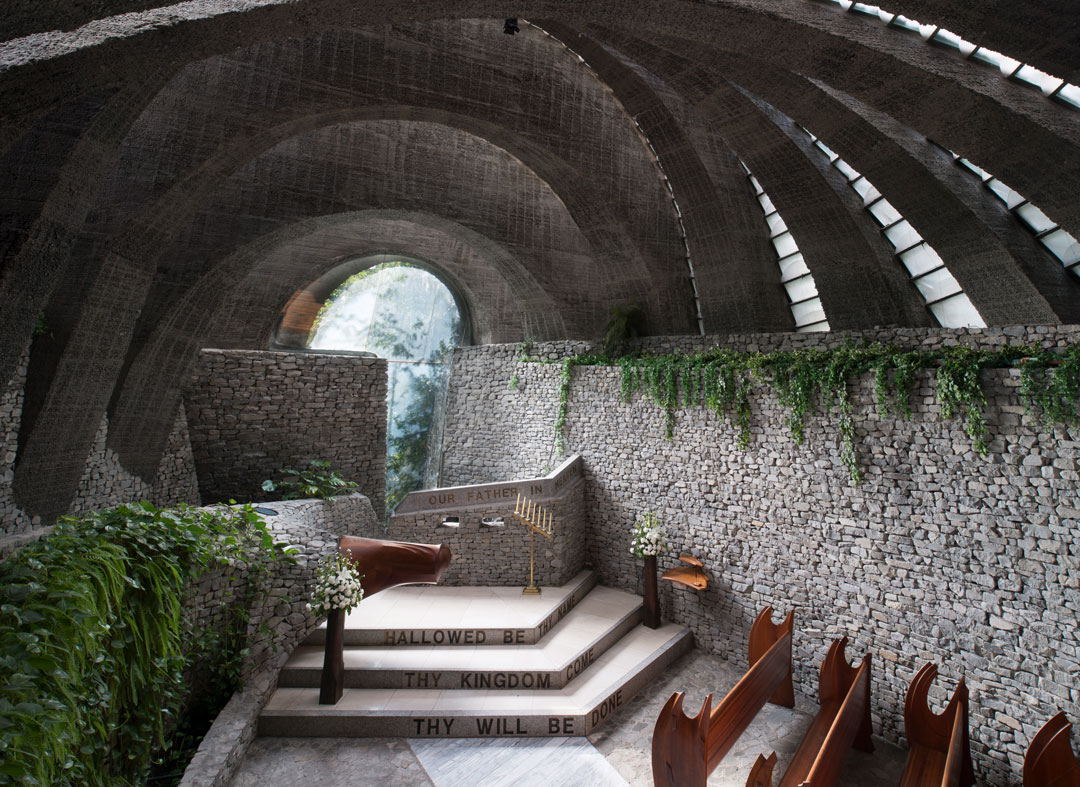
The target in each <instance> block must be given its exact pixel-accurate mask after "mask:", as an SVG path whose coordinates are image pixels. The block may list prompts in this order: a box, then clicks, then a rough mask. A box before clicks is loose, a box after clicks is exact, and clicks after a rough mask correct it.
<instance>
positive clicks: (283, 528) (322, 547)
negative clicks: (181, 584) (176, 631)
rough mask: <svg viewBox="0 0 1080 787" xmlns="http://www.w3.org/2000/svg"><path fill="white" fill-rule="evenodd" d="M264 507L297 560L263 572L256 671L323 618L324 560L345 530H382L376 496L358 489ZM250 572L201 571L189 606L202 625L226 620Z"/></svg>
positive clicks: (251, 639)
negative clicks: (317, 600)
mask: <svg viewBox="0 0 1080 787" xmlns="http://www.w3.org/2000/svg"><path fill="white" fill-rule="evenodd" d="M261 507H265V508H269V509H270V510H272V511H276V512H277V513H276V514H275V515H265V516H264V519H265V520H266V524H267V527H268V528H269V530H270V533H271V535H272V536H273V537H274V540H275V541H278V542H281V543H285V544H288V545H290V546H291V547H292V548H293V549H295V550H296V554H294V555H293V562H288V563H281V564H280V565H278V566H277V567H276V568H275V569H274V570H273V571H271V572H270V573H269V574H268V575H266V576H263V577H260V578H259V580H258V587H257V588H253V589H252V590H253V591H255V593H254V598H255V600H256V602H257V603H256V605H255V606H254V607H252V608H251V609H250V610H249V612H250V618H249V621H248V625H247V636H248V640H247V644H248V647H249V648H250V649H251V654H250V656H249V657H248V662H247V664H246V665H245V666H246V669H245V672H251V671H253V670H255V669H257V668H258V667H259V666H261V665H262V664H264V663H265V662H266V661H267V660H269V659H270V658H272V657H273V655H274V654H275V653H278V652H281V651H286V652H288V651H291V650H292V649H293V648H294V647H295V646H296V645H297V643H299V642H300V641H301V640H302V639H304V638H305V637H306V636H307V635H308V634H309V633H310V632H311V630H312V629H313V628H314V627H315V626H316V625H317V624H318V621H317V619H316V618H315V616H314V615H312V614H311V611H310V610H308V609H307V606H306V604H307V602H308V599H309V598H310V596H311V591H312V589H313V588H314V586H315V574H316V569H317V567H318V565H319V562H320V561H321V560H322V559H323V558H325V557H326V556H327V555H330V554H332V553H333V552H334V551H335V550H336V549H337V543H338V539H339V538H340V537H341V536H346V535H348V536H365V537H369V538H370V537H375V535H376V533H377V532H379V531H381V530H382V525H381V523H380V521H379V520H378V519H377V518H376V515H375V511H374V509H373V508H372V505H371V501H370V500H369V499H368V498H366V497H364V496H363V495H359V494H353V495H348V496H346V497H340V498H337V499H336V500H335V501H334V502H329V501H327V500H287V501H286V500H275V501H271V502H267V503H263V504H261ZM247 582H248V576H247V573H246V571H245V570H244V569H243V568H242V567H241V568H239V569H222V570H220V571H214V572H211V573H210V574H207V575H205V576H203V577H201V578H200V579H199V580H198V582H196V583H195V584H194V585H193V586H192V587H191V588H190V591H189V594H188V597H187V599H186V602H185V604H186V606H187V609H188V610H189V612H192V613H194V614H193V621H194V623H195V624H196V628H199V627H203V626H208V625H215V624H220V623H221V622H222V621H223V620H224V616H225V612H226V611H227V609H228V608H229V607H231V606H233V605H235V604H237V603H239V602H240V601H241V600H242V599H243V598H244V597H245V595H246V594H247V592H248V587H247Z"/></svg>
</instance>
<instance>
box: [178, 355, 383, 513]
mask: <svg viewBox="0 0 1080 787" xmlns="http://www.w3.org/2000/svg"><path fill="white" fill-rule="evenodd" d="M185 402H186V407H187V419H188V428H189V431H190V434H191V445H192V453H193V455H194V458H195V466H196V470H197V473H198V479H199V491H200V494H201V496H202V499H203V501H204V502H207V503H211V502H218V501H222V500H229V499H230V498H232V499H237V500H259V499H264V498H265V497H266V496H267V493H264V492H263V491H262V489H261V485H262V482H263V481H264V480H266V479H268V478H279V477H280V473H279V471H280V470H281V469H283V468H297V467H302V466H304V465H306V464H307V463H308V462H309V461H311V460H317V461H328V462H330V464H331V465H332V466H333V467H334V468H335V469H337V470H339V471H340V472H341V473H342V475H343V476H344V477H345V478H346V479H348V480H351V481H355V482H357V483H358V484H359V487H358V491H360V492H361V493H362V494H364V495H366V496H367V497H368V498H369V499H370V500H371V504H372V506H373V508H374V509H375V512H376V514H377V515H378V516H379V517H382V516H383V505H384V502H383V501H384V498H385V485H386V361H385V360H382V359H379V358H370V357H361V356H356V355H330V354H325V353H282V352H259V351H254V350H203V351H202V353H201V355H200V357H199V363H198V364H197V365H196V368H195V370H194V371H193V372H192V377H191V385H190V390H189V392H188V394H187V396H186V397H185ZM273 494H274V493H269V495H270V496H273Z"/></svg>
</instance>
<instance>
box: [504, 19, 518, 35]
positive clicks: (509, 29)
mask: <svg viewBox="0 0 1080 787" xmlns="http://www.w3.org/2000/svg"><path fill="white" fill-rule="evenodd" d="M503 32H504V33H506V34H507V35H508V36H512V35H514V33H520V32H521V28H520V27H518V23H517V19H516V18H513V19H507V20H506V21H505V22H503Z"/></svg>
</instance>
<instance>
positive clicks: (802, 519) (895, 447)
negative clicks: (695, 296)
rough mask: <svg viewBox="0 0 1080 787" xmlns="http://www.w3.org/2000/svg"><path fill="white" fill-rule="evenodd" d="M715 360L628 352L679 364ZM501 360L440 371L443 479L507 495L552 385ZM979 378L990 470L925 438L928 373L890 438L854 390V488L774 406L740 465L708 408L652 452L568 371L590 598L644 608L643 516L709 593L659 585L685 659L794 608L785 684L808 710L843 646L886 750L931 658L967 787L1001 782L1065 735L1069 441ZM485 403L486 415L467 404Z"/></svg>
mask: <svg viewBox="0 0 1080 787" xmlns="http://www.w3.org/2000/svg"><path fill="white" fill-rule="evenodd" d="M1078 336H1080V329H1078V328H1077V327H1076V326H1062V327H1037V328H1023V327H1014V328H1004V329H993V330H989V329H988V330H986V331H952V330H937V331H933V330H921V331H920V330H887V331H880V332H863V333H859V334H839V335H834V334H782V335H758V336H742V337H725V339H724V344H726V345H728V346H733V347H736V348H739V349H746V350H755V349H756V350H762V351H764V350H769V349H774V348H795V347H815V346H817V347H825V346H837V345H838V344H843V343H845V342H848V341H851V340H853V339H854V340H855V341H860V340H862V339H866V340H871V341H872V340H881V341H884V342H892V343H897V344H901V345H906V346H921V347H935V346H942V345H946V344H952V343H959V342H961V341H963V342H967V343H971V344H976V345H979V346H999V345H1000V344H1003V343H1005V342H1006V341H1009V342H1011V343H1015V344H1019V343H1031V342H1038V343H1040V344H1042V345H1043V346H1051V347H1060V346H1062V345H1064V344H1065V343H1067V342H1069V341H1076V339H1077V337H1078ZM716 343H717V338H716V337H705V338H700V337H686V338H685V339H684V338H682V337H676V338H674V339H651V340H648V341H647V342H645V343H644V344H646V345H647V346H650V347H656V348H664V347H677V348H678V349H680V350H687V351H691V350H697V349H703V348H704V347H706V346H712V345H715V344H716ZM579 349H580V348H579V347H578V346H577V345H573V346H570V347H566V348H560V346H559V345H558V344H557V343H546V344H543V345H539V346H538V347H536V348H534V350H533V351H534V353H540V354H542V355H545V356H546V357H550V358H558V357H561V355H563V354H567V353H571V354H572V353H573V352H577V351H579ZM518 351H519V348H518V347H517V346H511V345H502V346H494V347H472V348H464V349H462V350H460V351H458V353H457V354H456V355H455V363H454V370H453V374H452V377H451V390H450V393H449V400H448V402H449V403H448V412H447V425H446V441H445V452H446V457H445V461H444V465H443V467H444V478H446V479H447V480H448V481H449V482H451V483H459V484H460V483H470V482H475V481H478V480H487V479H490V478H492V477H500V476H502V477H514V475H515V474H519V473H520V472H521V470H522V469H523V468H533V467H536V466H537V465H540V464H543V463H545V462H550V461H551V458H550V457H551V452H552V424H553V422H554V419H555V415H556V411H557V408H558V400H557V392H558V378H559V371H560V370H559V366H558V365H540V364H524V363H518V362H516V360H515V358H516V357H517V354H518ZM515 374H516V375H517V377H518V380H517V385H516V386H514V387H512V386H510V385H509V381H510V380H511V378H512V377H513V376H514V375H515ZM982 379H983V382H984V388H985V390H986V394H987V399H988V407H987V409H986V417H987V422H988V425H989V428H990V432H991V435H992V436H993V440H992V443H991V446H990V452H989V454H988V455H986V456H979V455H978V454H976V453H975V452H974V451H973V450H972V447H971V441H970V439H969V438H968V437H967V436H966V435H965V434H964V432H963V428H962V424H961V423H960V421H959V420H957V419H953V420H944V419H942V417H941V414H940V411H939V408H938V406H937V404H936V398H935V395H934V386H935V382H934V380H933V377H932V375H923V376H922V377H920V378H919V379H918V380H917V382H916V386H915V391H914V393H913V396H912V402H911V404H912V409H913V413H912V416H911V418H910V419H907V420H905V419H902V418H898V417H894V416H891V415H890V416H885V417H881V416H879V415H878V414H877V413H876V412H875V409H874V405H873V395H872V389H873V381H872V380H871V379H863V380H861V381H859V382H858V383H857V384H854V385H853V386H852V387H851V391H850V394H851V396H852V400H853V408H854V412H855V423H856V428H857V436H856V448H857V451H858V456H859V462H860V466H861V468H862V472H863V481H862V483H861V484H859V485H858V486H853V485H852V483H851V482H850V480H849V479H848V474H847V469H846V467H845V466H844V463H843V462H842V461H841V459H840V455H839V454H840V450H839V439H838V435H837V424H836V417H835V415H829V414H826V413H823V412H820V411H818V412H816V413H811V414H808V416H807V419H806V436H805V441H804V442H803V443H802V445H796V444H795V443H794V441H793V440H792V438H791V435H790V432H789V430H788V429H787V427H786V426H785V424H784V419H785V415H786V411H785V410H784V408H782V407H781V406H780V405H779V403H778V402H777V401H776V398H775V395H774V394H773V393H772V390H771V388H770V387H766V386H759V387H757V388H755V389H754V391H753V393H752V398H751V407H752V411H753V415H752V423H751V433H752V434H751V439H750V446H749V448H748V449H746V450H740V449H739V448H738V447H737V444H736V433H735V430H734V428H733V427H732V426H731V424H729V423H728V422H727V420H726V419H725V418H723V417H719V416H717V415H716V414H715V413H713V412H712V411H710V410H708V409H705V408H691V409H679V410H678V411H677V412H676V416H675V433H674V438H673V440H671V441H670V442H668V441H666V440H665V438H664V413H663V411H662V410H661V409H660V408H658V407H656V406H655V405H654V404H652V403H651V402H650V401H647V400H643V399H642V398H641V397H640V396H638V395H635V397H634V398H633V400H632V401H631V402H630V403H628V404H624V403H622V402H621V400H620V375H619V370H618V369H613V368H600V367H583V368H576V369H575V370H574V376H573V380H572V385H571V393H570V399H569V412H568V415H567V421H566V427H565V432H564V434H565V442H566V446H567V448H568V450H571V451H575V452H577V453H580V454H581V455H582V457H583V459H584V462H585V476H586V482H587V487H586V501H585V502H586V510H587V511H588V515H589V520H588V534H589V541H588V553H589V557H590V559H591V560H592V561H593V563H594V564H595V565H596V567H597V568H598V570H599V572H600V574H601V581H602V582H603V583H605V584H608V585H612V586H615V587H621V588H625V589H628V590H634V591H638V592H640V588H641V566H640V561H635V560H634V559H633V558H631V557H630V555H629V551H628V549H629V543H630V535H629V531H630V527H631V525H632V523H633V521H634V519H635V518H636V517H637V516H638V515H640V514H641V513H642V512H644V511H650V510H651V511H654V512H656V513H657V514H658V515H659V517H660V519H661V520H662V521H663V522H664V523H665V524H666V526H667V530H668V533H669V536H670V541H671V544H670V550H669V555H668V556H667V557H665V558H663V559H662V560H661V561H660V568H661V570H663V569H665V568H668V567H670V566H673V565H675V564H676V563H677V560H676V556H677V555H678V554H679V553H680V552H689V553H691V554H694V555H697V556H698V557H700V558H701V559H702V560H703V561H704V563H705V570H706V572H707V573H708V575H709V577H710V584H709V588H708V589H707V590H706V591H704V592H701V593H697V592H693V591H690V590H687V589H685V588H678V587H673V586H672V585H671V584H670V583H666V582H662V583H661V593H662V596H661V602H662V605H663V610H664V615H665V616H666V617H668V618H670V619H674V620H677V621H679V622H682V623H685V624H687V625H689V626H691V627H692V628H693V630H694V634H695V637H696V639H697V642H698V644H699V646H701V647H703V648H706V649H708V650H711V651H713V652H716V653H721V654H728V655H731V656H732V657H733V658H735V659H736V660H742V659H743V658H744V655H743V654H744V653H745V646H746V640H747V635H748V632H749V627H750V624H751V622H752V621H753V619H754V617H755V615H756V614H757V612H758V611H759V610H760V609H761V608H762V607H763V606H765V605H771V606H773V607H774V608H775V609H776V611H777V614H778V615H780V614H785V613H786V612H787V611H788V610H789V609H793V608H794V610H795V615H796V635H795V658H796V663H797V672H796V679H797V681H798V683H799V688H800V690H801V691H802V692H804V693H805V694H808V695H813V694H815V693H816V685H817V670H818V666H819V665H820V663H821V660H822V659H823V657H824V654H825V652H826V649H827V646H828V642H829V640H831V639H832V638H834V637H838V636H841V635H847V636H848V637H849V638H851V640H852V642H851V643H850V646H849V650H848V652H849V654H850V655H851V656H852V657H853V658H854V657H855V656H856V655H857V654H860V655H861V654H862V653H864V652H866V651H869V652H870V653H871V654H873V673H872V675H873V718H874V729H875V732H877V733H879V734H881V735H883V736H884V737H885V738H887V739H889V740H893V741H901V740H902V739H903V738H904V731H903V700H904V694H905V692H906V689H907V685H908V682H909V681H910V679H911V677H912V676H913V675H914V673H915V672H916V671H917V670H918V669H919V668H920V667H921V666H922V664H924V663H925V662H926V661H930V660H933V661H937V662H938V663H940V664H941V678H939V682H940V684H941V685H940V686H938V687H936V688H935V690H934V691H933V692H932V697H933V698H934V700H935V701H936V702H938V703H941V702H943V700H944V698H945V696H946V694H947V692H951V690H952V688H953V686H954V685H955V681H956V680H957V679H958V678H959V677H960V676H961V675H963V676H964V677H965V678H966V680H967V683H968V686H969V687H970V689H971V729H972V745H973V750H974V752H975V756H976V761H977V762H976V767H977V769H978V771H979V772H980V780H981V781H986V782H987V783H991V784H1007V783H1012V782H1013V781H1015V780H1016V779H1017V775H1018V774H1019V772H1020V768H1021V762H1022V753H1023V750H1024V749H1025V748H1026V746H1027V744H1028V742H1029V741H1030V740H1031V738H1032V737H1033V736H1034V734H1035V732H1036V731H1037V730H1038V729H1039V727H1040V726H1041V725H1042V724H1043V722H1045V721H1046V719H1048V718H1049V717H1050V716H1051V715H1053V714H1054V713H1055V712H1056V711H1057V710H1058V709H1063V710H1065V711H1066V712H1067V713H1068V714H1069V716H1070V717H1071V718H1077V717H1080V692H1078V689H1077V682H1076V676H1077V675H1078V674H1080V657H1078V655H1077V654H1078V653H1080V632H1078V631H1077V627H1076V624H1075V617H1076V615H1075V613H1076V609H1077V606H1078V605H1080V503H1078V495H1077V490H1078V488H1080V429H1076V428H1072V429H1061V428H1058V429H1052V428H1049V427H1046V426H1043V425H1042V424H1040V423H1039V422H1038V420H1037V419H1035V418H1033V417H1031V416H1029V415H1027V414H1026V412H1025V409H1024V406H1023V404H1022V402H1021V401H1020V399H1019V395H1018V387H1019V372H1018V371H1017V370H991V371H987V372H985V373H984V375H983V378H982ZM481 392H482V393H483V396H484V398H483V406H482V407H474V406H471V405H470V401H472V400H474V399H475V398H476V397H477V396H478V395H480V393H481ZM717 688H718V689H720V688H722V687H717ZM937 707H940V704H939V705H938V706H937Z"/></svg>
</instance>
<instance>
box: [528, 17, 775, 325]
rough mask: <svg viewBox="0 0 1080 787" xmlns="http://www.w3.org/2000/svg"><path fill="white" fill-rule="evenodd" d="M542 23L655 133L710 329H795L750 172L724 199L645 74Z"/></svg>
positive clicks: (574, 34)
mask: <svg viewBox="0 0 1080 787" xmlns="http://www.w3.org/2000/svg"><path fill="white" fill-rule="evenodd" d="M535 24H536V25H538V26H539V27H541V28H542V29H544V30H546V31H548V32H550V33H551V34H552V35H555V36H556V37H557V38H559V39H561V40H562V41H563V42H564V43H566V44H567V45H568V46H569V47H570V48H571V49H572V50H573V51H575V52H577V53H578V54H579V55H581V56H582V57H584V58H585V61H586V62H587V63H588V64H589V65H590V66H591V67H592V68H594V69H595V70H596V71H597V72H598V73H599V74H600V75H601V77H602V78H603V79H604V81H605V82H606V83H607V84H609V85H611V89H612V91H613V92H614V93H615V96H616V97H617V98H618V99H619V101H620V102H621V103H622V104H623V106H624V107H626V111H627V112H628V113H630V115H632V116H633V118H634V122H635V123H637V124H638V126H639V127H640V128H641V130H642V132H643V133H644V134H645V135H646V136H647V137H648V139H649V142H650V145H651V146H652V147H653V150H654V151H655V153H656V155H657V158H658V160H659V161H660V163H661V166H663V168H664V174H665V175H666V176H667V178H668V181H669V182H670V184H671V187H672V189H673V198H674V199H676V200H677V201H678V205H679V212H680V215H681V217H682V222H683V224H684V226H685V228H686V243H687V251H688V253H689V255H690V257H691V260H692V262H693V270H694V277H695V280H696V288H695V294H696V295H697V296H698V297H699V299H700V301H699V303H700V308H701V313H702V318H703V326H704V331H705V332H707V333H728V332H736V331H747V330H755V331H783V330H790V329H791V328H792V327H793V323H792V317H791V311H790V309H788V306H787V299H786V298H785V297H784V291H783V288H782V286H781V284H780V275H779V271H778V269H777V266H776V262H775V260H774V258H773V254H772V250H771V249H769V248H767V247H765V246H763V245H762V244H761V239H762V237H761V236H762V233H763V230H764V225H763V224H762V222H761V221H760V215H759V211H760V208H759V207H758V205H757V204H756V203H755V204H751V201H752V198H751V197H750V194H749V192H748V190H747V189H746V188H745V179H744V178H740V179H741V180H742V181H743V182H742V183H741V184H740V185H742V186H743V188H742V192H743V194H742V196H743V199H742V200H731V199H722V198H721V195H720V194H719V192H718V189H717V188H716V186H715V184H714V182H713V180H712V178H711V177H710V175H709V173H708V172H707V171H706V169H705V165H704V163H703V162H702V161H701V159H700V157H699V156H698V153H697V151H696V150H695V149H694V146H693V145H692V143H691V141H690V139H689V137H688V135H687V133H686V131H685V130H684V129H683V127H682V125H681V124H680V123H679V122H678V121H677V120H676V118H675V117H674V115H673V114H672V112H671V110H670V109H669V108H668V107H667V106H666V105H665V104H664V102H663V101H662V100H661V98H660V97H659V96H658V95H657V94H656V92H655V91H654V90H653V89H652V87H651V86H650V85H649V84H648V83H647V82H646V81H645V79H643V78H642V77H641V76H639V75H638V74H636V73H635V72H634V71H633V70H631V68H629V67H628V66H627V65H625V64H624V63H622V62H621V61H620V60H618V58H617V57H616V56H615V55H613V54H612V53H610V52H608V51H607V50H606V49H605V48H604V47H603V46H602V45H601V44H600V43H598V42H597V41H595V40H594V39H592V38H589V37H588V36H586V35H584V34H583V33H580V32H578V31H577V30H575V29H574V28H572V27H570V26H568V25H565V24H563V23H561V22H558V21H556V20H549V19H542V20H537V21H536V22H535ZM732 163H734V162H732ZM739 174H740V176H741V173H739ZM749 227H754V229H756V232H751V233H747V232H746V229H747V228H749ZM763 252H764V253H763Z"/></svg>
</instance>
